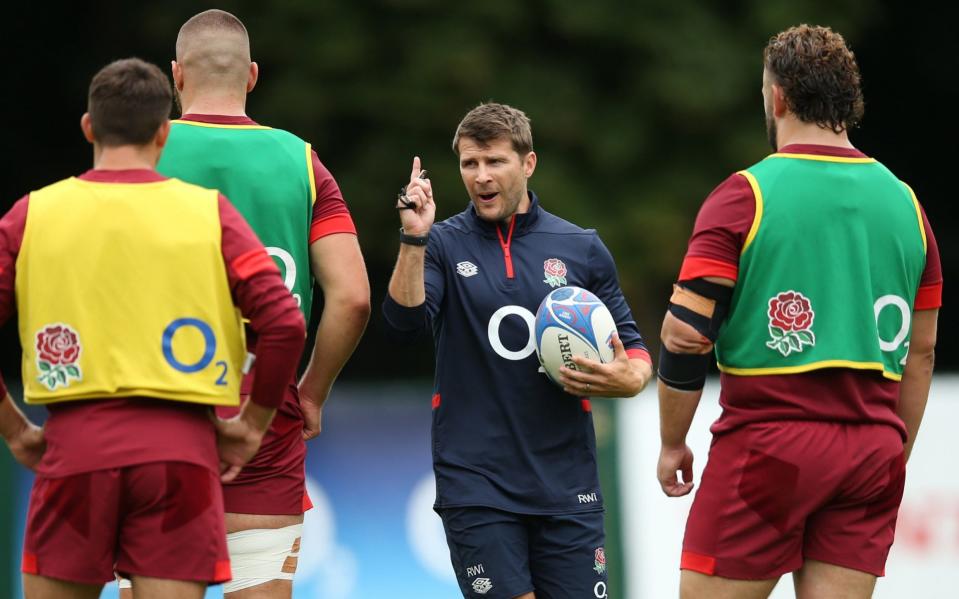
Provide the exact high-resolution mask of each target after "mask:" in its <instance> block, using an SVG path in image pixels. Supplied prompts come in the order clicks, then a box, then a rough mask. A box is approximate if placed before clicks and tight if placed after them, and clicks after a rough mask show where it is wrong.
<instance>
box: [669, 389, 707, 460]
mask: <svg viewBox="0 0 959 599" xmlns="http://www.w3.org/2000/svg"><path fill="white" fill-rule="evenodd" d="M702 395H703V391H702V389H700V390H698V391H679V390H677V389H673V388H672V387H669V386H667V385H666V384H665V383H663V382H662V381H659V436H660V438H661V440H662V443H663V446H664V447H681V446H683V445H685V443H686V433H688V432H689V427H690V425H692V423H693V416H694V415H695V414H696V408H697V407H699V399H700V398H701V397H702Z"/></svg>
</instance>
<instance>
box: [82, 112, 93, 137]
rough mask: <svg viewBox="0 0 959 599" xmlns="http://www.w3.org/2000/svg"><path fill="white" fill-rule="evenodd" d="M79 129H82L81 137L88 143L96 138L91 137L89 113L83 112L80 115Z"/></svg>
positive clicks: (91, 124)
mask: <svg viewBox="0 0 959 599" xmlns="http://www.w3.org/2000/svg"><path fill="white" fill-rule="evenodd" d="M80 130H81V131H83V137H85V138H86V140H87V141H88V142H90V143H94V142H95V141H96V140H95V139H94V137H93V121H91V120H90V113H89V112H84V113H83V116H81V117H80Z"/></svg>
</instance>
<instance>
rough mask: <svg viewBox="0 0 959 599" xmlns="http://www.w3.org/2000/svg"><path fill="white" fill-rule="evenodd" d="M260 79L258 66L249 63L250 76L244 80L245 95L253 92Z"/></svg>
mask: <svg viewBox="0 0 959 599" xmlns="http://www.w3.org/2000/svg"><path fill="white" fill-rule="evenodd" d="M259 78H260V66H259V65H258V64H256V63H255V62H251V63H250V74H249V75H248V76H247V79H246V93H250V92H251V91H253V88H254V87H256V82H257V80H258V79H259Z"/></svg>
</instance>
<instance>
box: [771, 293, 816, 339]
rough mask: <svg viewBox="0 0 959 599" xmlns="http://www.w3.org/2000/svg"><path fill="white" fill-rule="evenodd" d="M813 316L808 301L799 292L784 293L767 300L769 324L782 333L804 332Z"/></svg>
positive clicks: (810, 323)
mask: <svg viewBox="0 0 959 599" xmlns="http://www.w3.org/2000/svg"><path fill="white" fill-rule="evenodd" d="M814 316H815V314H814V313H813V311H812V308H811V307H810V305H809V299H807V298H806V297H805V296H804V295H803V294H801V293H799V292H796V291H786V292H783V293H780V294H779V295H777V296H776V297H774V298H771V299H770V300H769V323H770V324H771V325H772V326H774V327H779V328H780V329H782V330H783V331H804V330H806V329H808V328H809V327H811V326H812V321H813V317H814Z"/></svg>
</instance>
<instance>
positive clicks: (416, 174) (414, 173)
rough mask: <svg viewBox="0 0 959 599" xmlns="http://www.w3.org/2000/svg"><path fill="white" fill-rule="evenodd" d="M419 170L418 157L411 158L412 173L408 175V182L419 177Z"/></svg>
mask: <svg viewBox="0 0 959 599" xmlns="http://www.w3.org/2000/svg"><path fill="white" fill-rule="evenodd" d="M421 170H423V169H422V168H421V167H420V157H419V156H413V171H412V172H411V173H410V181H412V180H414V179H416V178H417V177H419V175H420V171H421Z"/></svg>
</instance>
